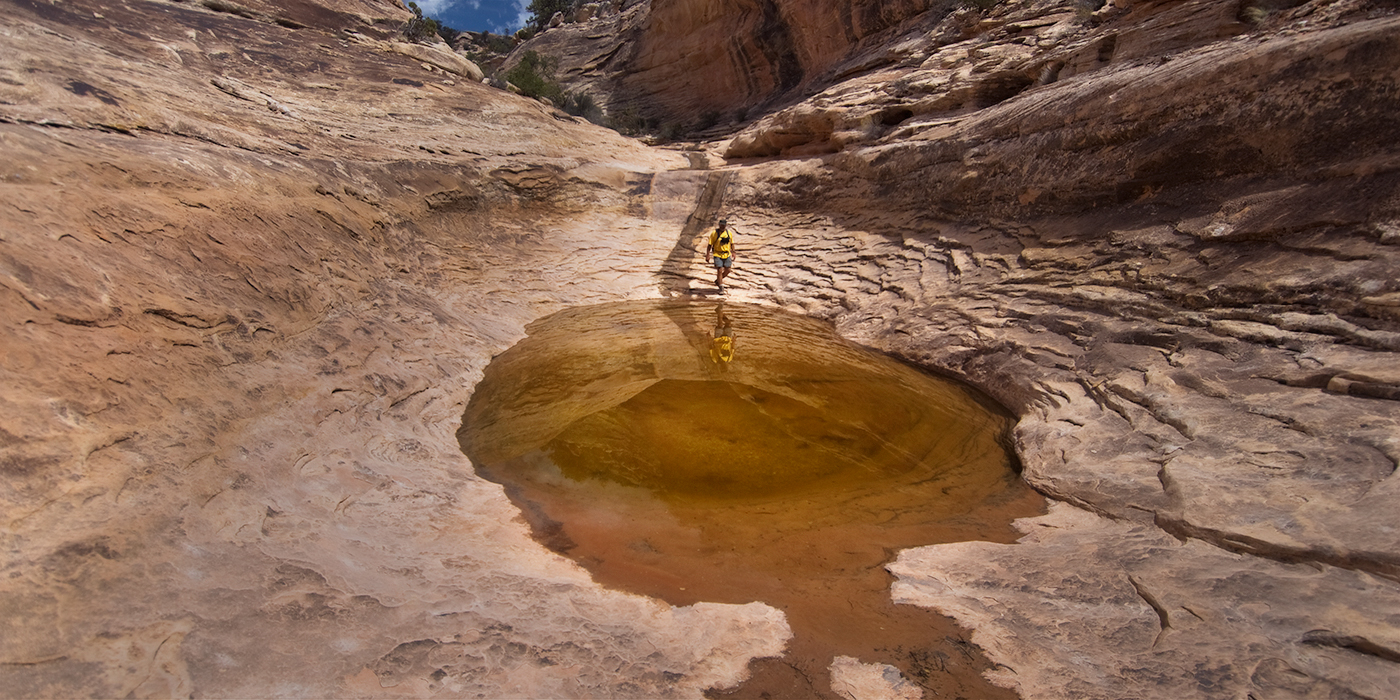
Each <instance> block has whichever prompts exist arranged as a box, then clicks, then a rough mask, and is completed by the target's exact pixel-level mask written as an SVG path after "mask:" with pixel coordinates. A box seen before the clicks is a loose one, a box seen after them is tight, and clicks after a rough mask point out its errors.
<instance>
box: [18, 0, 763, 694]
mask: <svg viewBox="0 0 1400 700" xmlns="http://www.w3.org/2000/svg"><path fill="white" fill-rule="evenodd" d="M3 16H4V20H3V26H4V40H3V43H0V46H2V47H3V49H0V50H3V52H4V53H3V56H4V58H3V60H0V66H3V74H0V101H3V106H0V119H3V122H4V123H3V124H0V139H3V152H4V154H5V158H4V163H3V165H0V172H3V193H4V194H3V196H2V201H3V205H0V271H3V272H0V309H3V311H0V317H2V318H3V319H4V323H3V330H0V333H3V340H0V348H3V351H0V358H3V360H2V362H3V365H0V367H2V368H3V369H0V372H3V379H0V385H3V387H4V389H3V393H0V449H2V450H3V453H0V465H2V466H0V468H2V469H3V475H4V479H3V491H0V501H2V502H3V507H0V512H3V531H2V532H3V551H4V575H3V576H0V615H2V616H3V628H4V630H5V631H4V633H3V634H0V688H3V691H0V694H3V695H5V696H6V697H55V698H67V697H83V696H88V697H126V696H136V697H167V696H178V697H189V696H191V695H194V696H200V697H210V696H212V697H240V698H252V697H385V696H409V697H423V696H432V695H445V696H452V697H460V696H485V697H585V696H592V697H598V696H631V697H653V696H655V697H697V696H698V695H699V694H700V692H701V691H702V690H703V689H705V688H707V687H711V686H723V685H727V684H732V683H734V682H736V681H737V680H738V679H739V677H740V676H741V675H742V674H743V673H744V670H745V666H746V664H747V662H748V660H749V659H750V657H753V656H762V655H771V654H774V653H777V652H779V651H781V649H782V646H783V643H784V641H785V639H786V637H787V634H788V632H787V626H786V623H785V621H784V620H783V619H782V616H781V614H780V613H778V612H777V611H776V610H773V609H771V608H768V607H767V606H764V605H761V604H753V605H748V606H732V605H714V604H703V603H702V604H697V605H694V606H690V607H683V608H672V607H670V606H668V605H665V604H664V603H661V602H659V601H656V600H651V599H646V598H642V597H638V596H632V595H627V594H622V593H617V592H613V591H607V590H604V589H602V588H601V587H599V586H597V585H596V584H594V583H593V582H591V581H590V580H589V578H588V576H587V574H586V573H585V572H583V571H582V570H581V569H579V568H577V567H576V566H575V565H573V564H572V563H570V562H567V561H566V560H563V559H562V558H560V557H557V556H555V555H553V554H552V553H549V552H548V551H546V550H545V549H544V548H543V547H541V546H540V545H538V544H537V543H535V542H534V541H533V540H531V539H530V537H529V532H528V528H527V526H526V525H525V524H524V523H523V522H522V521H520V520H519V519H518V513H517V512H516V511H515V509H514V508H513V507H512V506H511V505H510V503H509V502H508V501H507V500H506V498H505V496H504V495H503V494H502V493H501V490H500V487H499V486H497V485H495V484H492V483H489V482H485V481H483V480H481V479H479V478H477V477H476V476H475V475H474V474H473V472H472V467H471V465H470V464H469V463H468V462H467V460H466V458H465V457H464V456H463V455H462V454H461V452H460V450H459V448H458V446H457V442H456V439H455V437H454V433H455V431H456V429H457V428H458V426H459V424H460V421H461V416H462V412H463V409H464V407H465V405H466V402H467V399H468V398H469V397H470V393H471V389H472V385H473V384H474V383H475V381H476V379H477V378H478V377H479V376H480V373H481V370H482V368H483V367H484V366H485V365H486V363H487V362H488V361H489V360H490V358H491V355H492V354H494V353H497V352H500V351H501V350H504V349H505V348H506V347H508V346H509V345H510V344H511V343H513V342H514V341H515V340H516V339H518V338H520V337H521V336H522V335H523V327H524V324H525V323H527V322H529V321H531V320H533V319H535V318H537V317H539V316H541V315H543V314H546V313H549V312H551V311H554V310H558V309H560V308H562V307H563V306H566V305H572V304H583V303H589V302H592V301H600V300H615V299H619V298H631V297H640V296H654V295H655V294H656V289H657V287H656V283H655V279H654V277H653V275H654V272H655V267H656V265H655V264H652V265H651V267H647V266H646V265H642V264H639V262H640V261H645V260H661V259H663V258H664V257H665V256H666V254H667V252H668V251H669V250H670V249H671V248H672V246H673V245H674V242H675V238H676V234H675V232H676V230H677V229H678V228H679V226H680V224H681V223H682V222H683V221H684V219H685V217H686V215H688V214H689V212H690V209H691V208H692V207H693V202H694V199H695V196H696V193H697V191H698V187H699V184H701V183H703V177H700V178H698V179H697V178H696V177H695V176H694V175H693V174H691V173H687V172H674V173H673V172H672V170H674V169H679V168H684V167H686V163H687V161H686V159H684V158H682V157H680V156H679V155H677V154H674V153H669V152H663V151H650V150H646V149H644V148H642V147H640V146H638V145H636V144H635V143H633V142H630V141H627V140H624V139H622V138H621V137H619V136H617V135H616V134H614V133H613V132H610V131H606V130H603V129H599V128H596V127H591V126H587V125H579V124H576V123H575V122H574V121H573V120H571V119H569V118H567V117H564V116H563V115H558V114H555V113H551V112H550V111H549V110H547V109H545V108H543V107H541V106H540V105H539V104H538V103H534V102H530V101H526V100H522V99H520V98H517V97H514V96H512V95H509V94H508V93H505V92H502V91H498V90H492V89H490V88H487V87H485V86H481V85H477V84H469V83H466V82H464V81H461V80H460V79H457V80H454V79H452V78H451V77H449V76H444V75H443V74H442V73H441V72H438V71H427V70H425V69H424V68H423V67H422V66H421V65H420V64H419V62H417V61H413V60H409V59H407V58H404V57H402V56H399V55H398V54H394V53H389V52H387V51H380V50H378V49H377V48H375V46H373V45H370V44H367V43H364V42H362V41H360V40H359V39H357V37H356V36H355V35H350V34H346V33H344V32H340V33H333V32H331V31H322V30H320V29H313V28H309V27H308V28H301V29H294V28H289V27H283V26H281V25H278V24H276V23H269V22H262V21H258V20H255V19H248V18H245V17H242V16H239V15H236V14H230V13H227V12H224V13H216V12H213V11H210V10H208V9H207V8H204V7H202V6H195V5H187V4H173V3H163V2H141V1H138V2H132V3H129V4H128V5H126V6H123V5H105V4H102V3H83V2H65V3H62V4H59V5H50V4H49V3H47V2H35V3H25V2H19V3H6V5H5V8H4V11H3ZM364 27H365V28H372V27H370V25H364ZM366 32H367V30H366ZM365 36H366V37H367V38H371V39H372V38H373V37H369V36H368V34H367V33H365ZM381 40H382V39H381ZM629 193H630V194H629Z"/></svg>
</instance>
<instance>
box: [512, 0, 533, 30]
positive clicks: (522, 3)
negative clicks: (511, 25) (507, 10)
mask: <svg viewBox="0 0 1400 700" xmlns="http://www.w3.org/2000/svg"><path fill="white" fill-rule="evenodd" d="M530 17H531V15H530V0H515V26H516V28H517V29H518V28H520V27H523V26H525V23H526V22H529V21H530Z"/></svg>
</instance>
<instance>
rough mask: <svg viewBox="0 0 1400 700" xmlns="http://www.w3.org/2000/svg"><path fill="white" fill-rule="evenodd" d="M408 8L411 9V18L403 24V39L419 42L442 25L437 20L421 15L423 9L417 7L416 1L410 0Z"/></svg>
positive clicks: (430, 35) (435, 33)
mask: <svg viewBox="0 0 1400 700" xmlns="http://www.w3.org/2000/svg"><path fill="white" fill-rule="evenodd" d="M408 9H410V10H413V19H411V20H409V21H408V22H407V23H405V24H404V25H403V37H404V38H405V39H408V40H409V41H413V42H417V43H420V44H421V43H424V42H425V41H427V40H428V38H429V37H432V36H435V35H437V34H438V33H439V32H440V31H441V30H442V25H441V24H439V23H438V21H437V20H435V19H432V18H431V17H424V16H423V10H422V9H421V8H419V7H418V3H416V2H412V0H410V1H409V3H408Z"/></svg>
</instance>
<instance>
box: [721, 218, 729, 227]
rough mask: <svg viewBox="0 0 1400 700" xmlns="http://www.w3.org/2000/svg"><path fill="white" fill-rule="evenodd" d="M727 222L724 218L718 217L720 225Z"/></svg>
mask: <svg viewBox="0 0 1400 700" xmlns="http://www.w3.org/2000/svg"><path fill="white" fill-rule="evenodd" d="M727 223H729V221H727V220H725V219H720V220H719V225H720V226H724V225H725V224H727Z"/></svg>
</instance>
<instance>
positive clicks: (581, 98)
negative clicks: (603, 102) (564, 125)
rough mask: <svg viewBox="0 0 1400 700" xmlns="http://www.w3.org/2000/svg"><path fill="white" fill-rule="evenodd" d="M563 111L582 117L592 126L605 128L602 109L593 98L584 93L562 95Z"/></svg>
mask: <svg viewBox="0 0 1400 700" xmlns="http://www.w3.org/2000/svg"><path fill="white" fill-rule="evenodd" d="M564 111H565V112H568V113H569V114H572V115H574V116H576V117H583V118H584V119H587V120H588V121H590V122H593V123H594V124H597V125H599V126H605V125H606V122H607V120H606V119H605V118H604V116H603V108H602V107H599V106H598V103H597V102H596V101H594V99H593V96H592V95H589V94H588V93H586V92H571V93H568V94H566V95H564Z"/></svg>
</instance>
